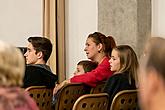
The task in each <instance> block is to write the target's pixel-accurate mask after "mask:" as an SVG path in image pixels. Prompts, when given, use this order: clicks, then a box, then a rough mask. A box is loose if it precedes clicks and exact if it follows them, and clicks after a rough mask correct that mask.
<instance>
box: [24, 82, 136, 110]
mask: <svg viewBox="0 0 165 110" xmlns="http://www.w3.org/2000/svg"><path fill="white" fill-rule="evenodd" d="M100 87H102V86H99V87H98V88H97V89H92V92H91V90H89V88H88V87H87V86H85V85H83V84H80V83H79V84H67V85H65V86H64V87H63V88H62V89H61V92H60V94H59V97H58V99H57V104H56V106H55V108H54V110H107V108H108V104H109V103H108V99H109V98H108V94H106V93H97V92H99V91H101V88H100ZM26 91H29V93H30V96H31V97H33V98H34V100H36V102H37V105H38V106H39V108H40V110H51V101H52V91H53V90H52V89H48V88H46V87H45V86H33V87H29V88H27V89H26ZM89 93H94V94H89ZM136 106H137V90H124V91H121V92H119V93H118V94H116V96H115V97H114V100H113V101H112V104H111V108H110V110H128V109H129V110H134V109H136Z"/></svg>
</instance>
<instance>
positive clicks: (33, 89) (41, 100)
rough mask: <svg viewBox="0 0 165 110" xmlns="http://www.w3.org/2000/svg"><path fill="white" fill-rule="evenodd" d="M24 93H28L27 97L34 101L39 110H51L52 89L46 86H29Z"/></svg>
mask: <svg viewBox="0 0 165 110" xmlns="http://www.w3.org/2000/svg"><path fill="white" fill-rule="evenodd" d="M25 91H28V92H29V95H30V96H31V97H32V98H33V99H34V100H35V101H36V103H37V105H38V107H39V108H40V110H51V101H52V97H53V90H52V89H50V88H47V87H46V86H30V87H28V88H26V89H25Z"/></svg>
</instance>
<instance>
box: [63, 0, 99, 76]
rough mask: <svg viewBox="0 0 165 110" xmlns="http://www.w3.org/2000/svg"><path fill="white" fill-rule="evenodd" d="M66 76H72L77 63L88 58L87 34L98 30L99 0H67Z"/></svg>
mask: <svg viewBox="0 0 165 110" xmlns="http://www.w3.org/2000/svg"><path fill="white" fill-rule="evenodd" d="M65 2H66V4H65V6H66V7H65V8H66V9H65V11H66V12H65V13H66V14H65V16H66V21H65V22H66V33H65V37H66V51H67V52H66V73H68V74H67V75H66V77H67V78H68V77H70V76H72V74H73V72H74V71H75V69H76V65H77V63H78V62H79V61H80V60H82V59H86V55H85V52H84V47H85V41H86V38H87V35H88V34H89V33H91V32H94V31H97V22H98V20H97V18H98V17H97V16H98V15H97V14H98V12H97V0H65Z"/></svg>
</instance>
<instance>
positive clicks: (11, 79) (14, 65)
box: [0, 41, 39, 110]
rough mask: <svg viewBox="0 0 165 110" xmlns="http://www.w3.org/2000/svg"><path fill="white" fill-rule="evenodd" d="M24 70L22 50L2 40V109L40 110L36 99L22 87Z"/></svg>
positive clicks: (0, 63)
mask: <svg viewBox="0 0 165 110" xmlns="http://www.w3.org/2000/svg"><path fill="white" fill-rule="evenodd" d="M24 70H25V61H24V57H23V55H22V53H21V51H20V50H19V49H18V48H16V47H13V46H10V45H8V44H5V43H4V42H2V41H0V110H39V109H38V107H37V105H36V103H35V102H34V100H33V99H32V98H31V97H30V96H29V95H28V94H27V93H26V92H25V91H24V90H22V89H21V88H20V86H21V85H22V84H23V77H24Z"/></svg>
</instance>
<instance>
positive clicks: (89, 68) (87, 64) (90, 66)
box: [77, 60, 98, 73]
mask: <svg viewBox="0 0 165 110" xmlns="http://www.w3.org/2000/svg"><path fill="white" fill-rule="evenodd" d="M77 65H82V66H83V68H84V71H85V73H86V72H90V71H92V70H93V69H95V68H96V67H97V65H98V63H96V62H92V61H89V60H82V61H80V62H79V63H78V64H77Z"/></svg>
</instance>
